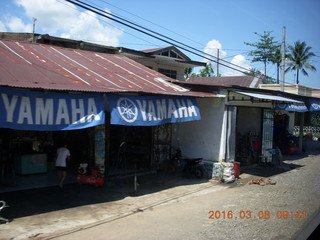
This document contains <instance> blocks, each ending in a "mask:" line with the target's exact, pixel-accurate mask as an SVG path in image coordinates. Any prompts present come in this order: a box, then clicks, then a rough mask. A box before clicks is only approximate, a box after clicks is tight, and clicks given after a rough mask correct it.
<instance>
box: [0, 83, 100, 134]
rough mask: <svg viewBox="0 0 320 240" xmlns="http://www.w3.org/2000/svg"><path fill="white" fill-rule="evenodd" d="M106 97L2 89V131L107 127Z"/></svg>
mask: <svg viewBox="0 0 320 240" xmlns="http://www.w3.org/2000/svg"><path fill="white" fill-rule="evenodd" d="M104 122H105V114H104V96H103V94H101V93H96V94H84V93H79V94H71V93H53V92H36V91H28V90H17V89H11V88H3V87H1V88H0V127H1V128H11V129H17V130H35V131H55V130H74V129H82V128H88V127H93V126H97V125H101V124H104Z"/></svg>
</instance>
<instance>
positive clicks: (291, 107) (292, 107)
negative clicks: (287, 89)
mask: <svg viewBox="0 0 320 240" xmlns="http://www.w3.org/2000/svg"><path fill="white" fill-rule="evenodd" d="M274 109H275V110H287V111H294V112H307V111H308V108H307V107H306V105H305V104H304V103H281V102H276V103H275V106H274Z"/></svg>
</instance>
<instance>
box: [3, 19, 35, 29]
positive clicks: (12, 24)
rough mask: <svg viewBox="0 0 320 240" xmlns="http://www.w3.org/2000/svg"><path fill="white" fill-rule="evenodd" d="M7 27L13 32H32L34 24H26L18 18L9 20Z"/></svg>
mask: <svg viewBox="0 0 320 240" xmlns="http://www.w3.org/2000/svg"><path fill="white" fill-rule="evenodd" d="M6 26H7V28H9V29H10V30H11V31H13V32H32V24H25V23H24V22H22V20H21V19H20V18H17V17H11V18H8V19H7V21H6Z"/></svg>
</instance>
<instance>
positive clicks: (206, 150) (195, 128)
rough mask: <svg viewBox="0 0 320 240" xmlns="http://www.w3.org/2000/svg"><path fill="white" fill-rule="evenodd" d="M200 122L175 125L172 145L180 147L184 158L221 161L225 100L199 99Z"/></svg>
mask: <svg viewBox="0 0 320 240" xmlns="http://www.w3.org/2000/svg"><path fill="white" fill-rule="evenodd" d="M197 102H198V106H199V109H200V113H201V120H200V121H192V122H185V123H178V124H173V126H172V144H173V146H174V147H175V148H177V147H180V149H181V151H182V155H183V157H189V158H196V157H202V158H203V159H204V160H210V161H219V160H220V159H219V158H220V149H221V143H222V138H221V135H222V133H224V132H225V129H224V131H223V130H222V126H223V119H224V109H225V104H224V99H223V98H198V99H197Z"/></svg>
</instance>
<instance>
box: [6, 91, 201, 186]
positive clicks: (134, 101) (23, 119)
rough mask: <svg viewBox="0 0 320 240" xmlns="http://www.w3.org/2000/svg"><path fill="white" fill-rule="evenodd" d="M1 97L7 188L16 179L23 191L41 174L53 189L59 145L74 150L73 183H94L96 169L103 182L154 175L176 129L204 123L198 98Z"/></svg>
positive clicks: (52, 94) (37, 94)
mask: <svg viewBox="0 0 320 240" xmlns="http://www.w3.org/2000/svg"><path fill="white" fill-rule="evenodd" d="M0 91H1V93H0V96H1V98H0V105H1V110H0V111H1V116H0V124H1V128H0V139H1V140H0V150H1V154H0V156H1V182H2V183H3V184H5V185H10V184H11V185H14V183H13V182H12V183H10V181H14V179H15V178H16V177H19V179H20V180H19V181H20V185H24V181H25V180H26V179H27V178H28V176H35V175H37V176H38V175H42V176H46V177H47V178H46V180H45V181H44V182H47V185H50V184H52V185H55V184H56V176H55V153H56V149H57V148H58V147H59V146H60V144H61V143H67V144H68V148H69V150H70V152H71V159H72V161H71V164H70V166H69V171H70V174H69V178H70V181H71V182H72V181H73V182H75V181H76V179H77V177H78V182H79V181H82V182H81V183H88V184H93V185H94V182H92V181H95V180H92V179H93V178H90V179H88V177H86V176H84V175H87V176H91V173H92V170H93V169H95V170H96V171H98V174H99V177H103V178H107V177H115V176H123V175H128V174H133V173H137V172H140V173H146V172H150V171H156V170H157V169H159V168H161V164H162V163H163V162H164V161H166V160H168V159H169V157H170V151H171V129H172V127H171V125H172V124H174V123H177V122H185V121H193V120H199V119H200V112H199V109H198V107H197V103H196V100H195V98H193V97H181V96H179V97H178V96H166V95H154V96H139V95H137V94H135V95H118V94H102V93H94V94H88V93H61V92H40V91H31V90H19V89H13V88H0ZM106 109H107V111H106ZM105 115H106V116H107V119H108V120H107V121H106V120H105V119H106V117H105ZM79 171H80V172H79ZM79 173H81V179H80V180H79ZM48 178H50V181H48V180H47V179H48ZM71 178H72V179H71ZM29 179H30V178H29ZM41 181H42V182H43V180H41ZM86 181H90V182H86ZM3 184H2V185H3ZM25 185H27V184H25Z"/></svg>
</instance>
